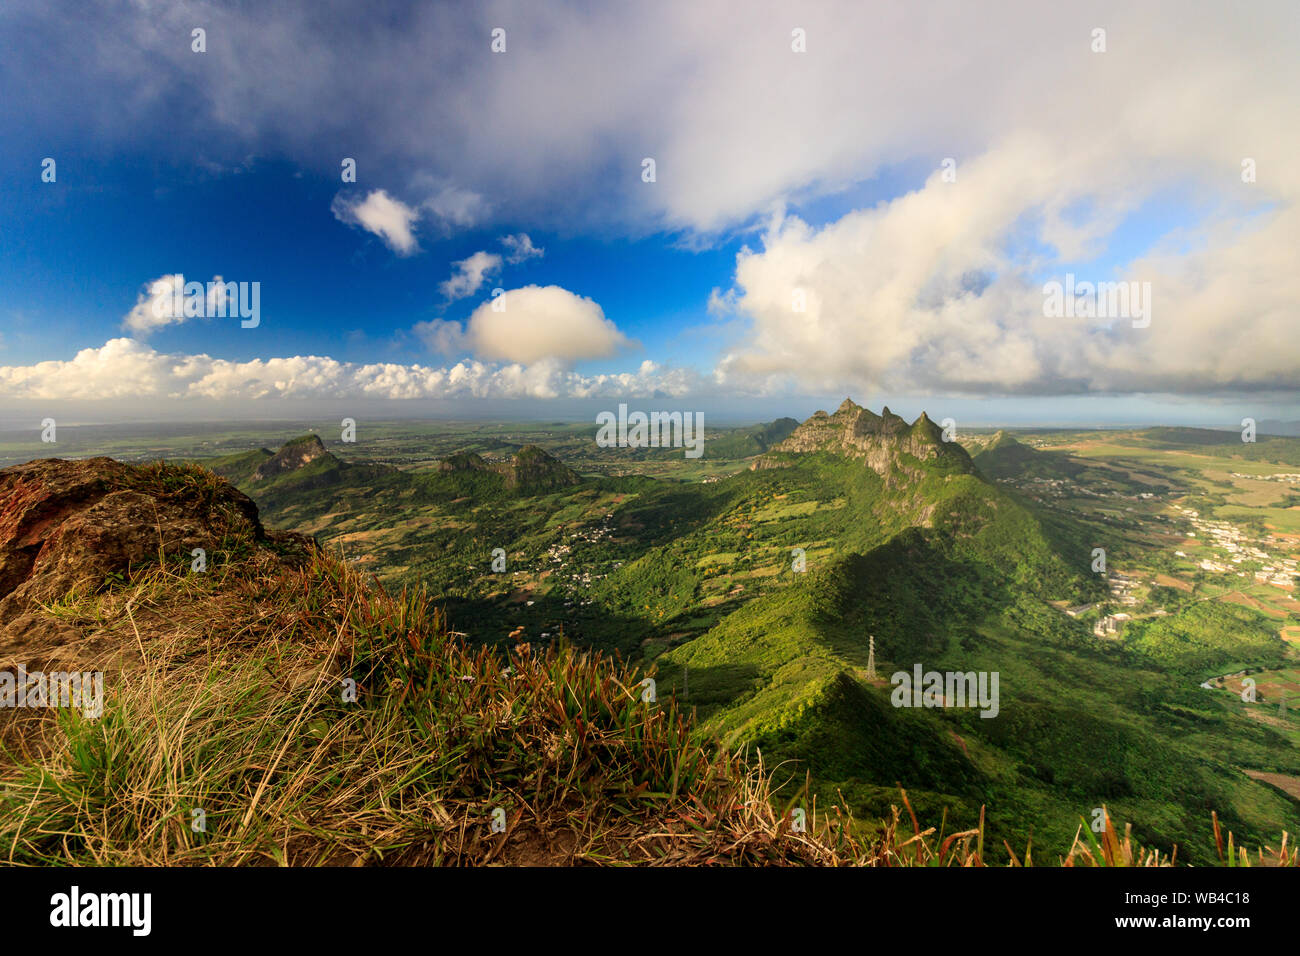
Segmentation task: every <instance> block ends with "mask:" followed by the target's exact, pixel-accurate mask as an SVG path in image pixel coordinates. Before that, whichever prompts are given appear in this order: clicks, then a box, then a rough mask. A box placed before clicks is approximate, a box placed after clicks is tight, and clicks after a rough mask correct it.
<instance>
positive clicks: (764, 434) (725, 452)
mask: <svg viewBox="0 0 1300 956" xmlns="http://www.w3.org/2000/svg"><path fill="white" fill-rule="evenodd" d="M798 427H799V423H798V422H797V421H796V420H795V419H793V418H778V419H777V420H776V421H774V422H765V423H763V424H759V425H753V426H751V427H749V428H736V429H732V430H731V431H728V432H725V433H723V435H722V436H721V437H719V438H715V439H710V440H709V442H708V444H707V445H706V446H705V454H706V455H707V456H708V457H710V458H752V457H754V456H755V455H761V454H762V453H763V452H765V451H767V450H768V449H770V448H771V447H772V446H773V445H776V444H778V443H779V442H782V441H784V440H785V439H786V438H788V437H789V436H790V433H791V432H793V431H794V430H795V429H796V428H798Z"/></svg>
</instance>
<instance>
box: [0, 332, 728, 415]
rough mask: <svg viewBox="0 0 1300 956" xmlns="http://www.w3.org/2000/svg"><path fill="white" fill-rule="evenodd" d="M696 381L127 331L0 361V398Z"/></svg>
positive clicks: (311, 393)
mask: <svg viewBox="0 0 1300 956" xmlns="http://www.w3.org/2000/svg"><path fill="white" fill-rule="evenodd" d="M704 384H705V383H704V382H703V379H702V378H701V377H700V376H699V375H698V374H697V373H694V372H691V371H689V370H684V369H664V368H661V367H660V366H658V365H656V364H654V363H653V362H643V363H642V364H641V366H640V367H639V368H638V369H637V370H636V371H635V372H622V373H614V374H600V375H580V374H578V373H576V372H574V371H572V370H570V369H567V368H566V367H565V366H564V364H563V363H562V362H559V361H556V360H542V361H538V362H535V363H532V364H528V365H524V364H520V363H517V362H516V363H508V364H503V365H489V364H485V363H483V362H479V361H472V360H470V361H462V362H458V363H456V364H455V365H452V366H449V367H441V368H434V367H429V366H424V365H419V364H415V365H401V364H397V363H387V362H382V363H353V362H339V361H337V360H335V359H332V358H328V357H325V356H318V355H295V356H287V357H283V358H271V359H254V360H252V361H248V362H232V361H228V360H226V359H218V358H213V357H211V356H209V355H186V354H164V353H161V352H158V351H156V350H154V349H153V348H151V347H150V346H149V345H147V344H145V343H142V342H139V341H136V340H135V339H129V338H118V339H112V340H110V341H108V342H106V343H104V345H102V346H101V347H99V348H88V349H82V350H81V351H79V352H78V353H77V354H76V355H75V356H74V357H73V358H72V359H70V360H67V361H47V362H40V363H37V364H35V365H28V366H0V398H4V399H7V400H9V399H12V400H15V401H17V400H31V399H36V400H93V401H96V402H100V401H105V400H109V401H112V400H128V399H146V400H148V399H158V400H168V401H170V400H177V401H189V400H194V401H202V400H208V401H227V400H233V401H240V400H243V401H263V400H273V399H327V398H331V399H332V398H356V399H361V398H365V399H396V400H403V399H436V398H538V399H542V398H560V397H567V398H604V397H608V398H619V397H623V398H626V397H630V396H654V395H668V396H674V397H677V396H683V395H687V394H692V393H696V392H698V391H699V390H700V388H701V387H702V385H704Z"/></svg>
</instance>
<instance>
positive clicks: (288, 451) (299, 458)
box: [250, 435, 333, 481]
mask: <svg viewBox="0 0 1300 956" xmlns="http://www.w3.org/2000/svg"><path fill="white" fill-rule="evenodd" d="M327 457H328V458H332V457H333V456H332V455H330V453H329V452H328V451H326V450H325V444H324V442H322V441H321V440H320V436H319V435H303V436H302V437H301V438H295V439H293V440H292V441H287V442H285V443H284V444H283V445H281V446H280V450H279V451H277V452H276V453H275V454H274V455H272V456H271V457H270V458H268V459H267V460H266V461H264V462H262V464H260V465H258V466H257V470H256V471H254V472H253V477H252V478H251V479H250V481H265V480H266V479H268V478H274V477H276V476H277V475H283V474H284V473H285V472H289V471H297V470H299V469H300V468H305V467H307V466H308V465H310V464H311V463H312V462H313V461H316V460H317V459H318V458H327Z"/></svg>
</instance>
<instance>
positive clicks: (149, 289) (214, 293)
mask: <svg viewBox="0 0 1300 956" xmlns="http://www.w3.org/2000/svg"><path fill="white" fill-rule="evenodd" d="M186 286H188V287H189V289H190V291H191V293H192V295H193V296H198V295H202V296H203V300H204V303H205V308H206V314H207V315H217V314H219V312H218V307H219V305H220V299H221V296H222V294H223V290H224V289H225V285H224V283H223V282H222V279H221V276H213V277H212V281H211V282H209V283H206V285H204V284H201V283H197V282H189V283H187V282H186V281H185V276H184V275H182V274H181V273H179V272H178V273H175V274H174V275H165V276H159V277H158V278H157V279H154V280H153V281H152V282H147V283H145V285H144V287H143V288H142V290H141V292H140V294H139V296H137V298H136V302H135V305H134V306H133V307H132V308H131V311H130V312H128V313H127V314H126V315H125V316H123V318H122V328H124V329H126V330H127V331H129V332H132V333H134V334H135V335H138V336H141V337H144V336H147V335H148V334H149V333H150V332H152V331H154V330H155V329H160V328H163V327H164V326H168V325H179V324H180V323H182V322H184V321H185V320H186V319H187V318H192V317H193V316H187V315H186V314H185V308H186V305H185V298H184V297H185V295H186ZM200 289H202V291H201V292H200V291H199V290H200ZM194 301H196V302H197V298H195V299H194ZM178 302H179V303H180V305H181V308H180V309H179V310H177V308H176V306H177V304H178ZM235 308H237V306H235ZM226 309H227V311H231V310H232V306H231V302H230V299H229V298H227V300H226Z"/></svg>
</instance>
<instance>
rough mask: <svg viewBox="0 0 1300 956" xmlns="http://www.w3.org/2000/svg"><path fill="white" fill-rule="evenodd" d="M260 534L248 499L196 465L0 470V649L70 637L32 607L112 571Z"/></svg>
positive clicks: (251, 540) (49, 465)
mask: <svg viewBox="0 0 1300 956" xmlns="http://www.w3.org/2000/svg"><path fill="white" fill-rule="evenodd" d="M268 540H269V538H268V535H267V533H266V531H265V530H264V529H263V527H262V524H261V521H260V520H259V519H258V512H257V506H256V505H255V504H254V503H253V501H252V500H251V499H250V498H248V496H247V495H245V494H243V493H242V492H240V491H238V490H237V489H236V488H234V487H233V486H232V485H230V484H229V483H228V482H226V481H225V480H224V479H222V478H219V477H217V476H216V475H213V474H212V473H210V472H206V471H204V470H202V469H200V468H196V467H186V466H170V465H154V466H145V467H135V466H131V465H124V464H122V463H120V462H117V461H114V460H112V459H110V458H91V459H87V460H84V461H63V460H60V459H42V460H39V461H32V462H28V463H27V464H24V465H16V466H14V467H12V468H6V469H4V470H0V652H4V651H13V650H15V649H17V648H20V647H23V646H29V647H30V646H34V645H47V646H48V645H50V644H59V643H63V642H64V640H70V639H72V638H73V637H75V632H74V629H72V628H71V627H70V626H69V625H67V624H66V623H65V622H63V621H62V620H61V619H60V618H59V617H58V616H51V615H49V614H47V613H45V612H44V611H43V610H42V607H43V606H48V605H51V604H54V603H56V602H58V601H60V600H62V599H64V598H65V597H67V596H69V595H73V594H78V593H93V592H95V591H96V590H97V589H99V588H101V587H102V586H103V584H104V583H105V581H106V580H108V579H109V578H110V577H111V576H112V575H114V574H124V573H126V572H128V571H129V570H130V569H132V568H134V567H138V566H141V565H146V564H151V563H152V564H158V563H159V562H160V561H184V562H185V564H186V566H187V567H188V566H189V564H190V561H191V553H192V551H193V549H195V548H203V549H204V550H205V551H206V552H207V553H208V554H212V555H214V556H215V554H216V552H217V551H219V550H221V549H230V548H238V547H249V548H254V547H257V546H258V545H259V544H265V543H266V542H268Z"/></svg>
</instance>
